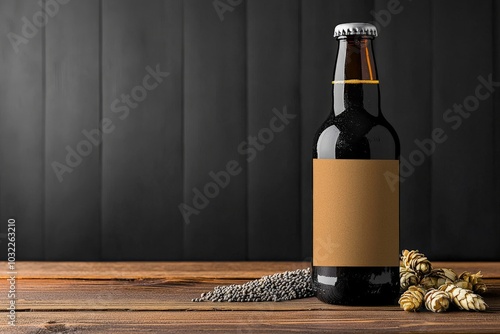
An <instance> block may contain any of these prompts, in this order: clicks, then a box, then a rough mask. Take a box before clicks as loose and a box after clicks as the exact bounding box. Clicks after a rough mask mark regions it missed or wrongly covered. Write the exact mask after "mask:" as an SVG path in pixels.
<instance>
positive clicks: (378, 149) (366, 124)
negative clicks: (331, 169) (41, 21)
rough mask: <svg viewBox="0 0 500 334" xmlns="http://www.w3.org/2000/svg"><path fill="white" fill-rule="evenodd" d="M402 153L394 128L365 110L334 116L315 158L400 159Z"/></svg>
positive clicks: (322, 129) (324, 129)
mask: <svg viewBox="0 0 500 334" xmlns="http://www.w3.org/2000/svg"><path fill="white" fill-rule="evenodd" d="M399 151H400V144H399V138H398V136H397V133H396V131H395V129H394V127H393V126H392V125H391V124H390V123H389V122H388V121H387V120H386V119H385V117H383V116H382V114H379V115H378V116H373V115H371V114H369V113H368V112H366V111H363V110H346V111H344V112H342V113H340V114H338V115H336V116H335V115H333V113H332V114H330V115H329V117H328V118H327V119H326V120H325V122H323V124H322V125H321V126H320V128H319V129H318V131H317V133H316V136H315V138H314V143H313V158H320V159H322V158H323V159H398V158H399Z"/></svg>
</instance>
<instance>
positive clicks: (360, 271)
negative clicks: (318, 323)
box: [312, 267, 399, 306]
mask: <svg viewBox="0 0 500 334" xmlns="http://www.w3.org/2000/svg"><path fill="white" fill-rule="evenodd" d="M312 279H313V287H314V289H315V290H316V297H317V298H318V299H319V300H321V301H322V302H324V303H328V304H335V305H351V306H377V305H378V306H381V305H396V304H397V301H398V298H399V267H313V272H312Z"/></svg>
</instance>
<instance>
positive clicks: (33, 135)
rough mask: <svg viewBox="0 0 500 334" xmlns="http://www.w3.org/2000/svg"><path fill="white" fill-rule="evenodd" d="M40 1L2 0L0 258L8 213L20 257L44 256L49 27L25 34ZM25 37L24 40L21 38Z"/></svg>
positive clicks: (0, 26) (0, 54)
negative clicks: (46, 46)
mask: <svg viewBox="0 0 500 334" xmlns="http://www.w3.org/2000/svg"><path fill="white" fill-rule="evenodd" d="M40 9H41V8H40V6H39V5H38V3H37V2H35V1H27V0H9V1H1V2H0V35H1V36H3V37H2V39H1V40H2V42H1V43H0V46H1V49H2V52H1V53H0V77H1V78H2V89H0V110H1V112H0V171H1V173H0V232H1V234H0V246H1V247H0V259H2V260H5V259H6V258H7V239H6V237H7V235H6V233H7V219H9V218H12V217H14V218H15V219H16V220H17V227H18V228H17V230H16V239H17V242H18V245H29V247H26V246H22V247H17V249H16V256H17V259H20V260H21V259H30V260H42V259H44V243H43V239H44V237H43V236H44V219H43V217H44V214H43V212H44V211H43V210H44V209H43V206H44V204H43V196H44V181H43V180H44V173H45V171H44V168H45V164H44V128H43V126H44V125H43V123H44V117H45V112H44V80H45V78H44V60H43V46H42V42H43V34H44V32H43V29H37V31H36V33H35V32H34V31H30V32H29V33H30V34H29V35H26V36H28V37H30V38H25V39H23V41H25V42H26V43H21V44H19V45H17V43H14V45H16V46H17V48H18V52H16V50H15V48H14V47H13V46H12V44H11V43H10V42H9V39H8V36H11V38H15V37H13V36H14V35H8V34H10V33H13V34H16V35H17V36H18V37H17V38H21V39H22V38H24V37H22V31H23V30H22V27H23V24H24V22H23V21H22V18H23V17H26V18H27V19H28V20H31V18H32V17H33V14H35V13H36V12H38V11H39V10H40ZM21 39H20V40H21Z"/></svg>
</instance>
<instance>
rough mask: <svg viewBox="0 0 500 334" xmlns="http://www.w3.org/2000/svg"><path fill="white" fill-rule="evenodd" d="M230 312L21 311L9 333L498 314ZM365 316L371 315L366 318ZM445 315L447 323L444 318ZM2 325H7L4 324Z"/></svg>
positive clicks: (345, 323)
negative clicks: (364, 314)
mask: <svg viewBox="0 0 500 334" xmlns="http://www.w3.org/2000/svg"><path fill="white" fill-rule="evenodd" d="M366 315H367V317H365V318H360V313H359V312H352V310H351V309H350V308H347V307H346V308H345V309H344V310H343V311H339V310H325V311H316V310H315V311H295V312H266V311H254V312H245V311H232V312H165V311H152V312H148V311H141V312H131V311H128V312H113V311H110V312H95V311H88V312H23V313H20V315H19V320H18V325H17V326H16V327H11V328H9V332H10V333H28V332H29V333H32V332H35V331H37V333H51V332H63V331H64V332H92V333H109V332H113V333H122V332H127V333H129V332H149V331H151V332H161V333H170V332H172V333H198V332H204V333H206V332H218V333H220V332H224V333H228V332H236V333H269V332H273V333H290V332H298V333H301V332H304V331H307V332H308V333H331V332H332V331H341V332H342V333H354V332H356V333H358V332H370V333H389V332H393V333H398V332H402V331H404V332H420V331H428V332H439V333H471V332H474V333H497V332H498V325H499V320H500V319H499V316H498V313H474V312H449V313H447V314H438V313H432V312H425V313H424V312H419V313H405V312H403V311H400V312H394V311H392V310H388V311H371V312H369V313H368V314H366ZM368 315H369V316H368ZM444 319H446V321H444ZM0 326H1V327H0V328H6V324H5V322H2V323H1V324H0Z"/></svg>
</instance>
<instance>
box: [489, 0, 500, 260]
mask: <svg viewBox="0 0 500 334" xmlns="http://www.w3.org/2000/svg"><path fill="white" fill-rule="evenodd" d="M492 2H493V6H492V11H491V13H492V20H493V34H492V35H493V36H492V42H491V44H492V45H493V78H495V81H500V63H499V62H498V59H500V43H498V42H496V41H499V40H500V21H499V20H498V19H497V16H498V13H500V3H499V2H498V1H492ZM498 110H500V93H499V92H498V91H497V92H495V93H493V122H492V123H491V126H492V127H493V134H494V137H493V149H494V151H493V155H494V165H493V171H494V173H495V192H494V198H495V199H494V201H495V202H494V203H493V205H494V207H495V218H494V219H495V220H494V221H495V222H496V223H494V224H493V225H492V226H490V227H489V228H490V232H491V235H493V236H500V224H498V222H500V175H499V173H498V171H500V113H498ZM497 246H498V244H497ZM492 253H493V254H495V255H492V257H493V258H495V259H498V254H499V253H500V251H498V249H497V250H492Z"/></svg>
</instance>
